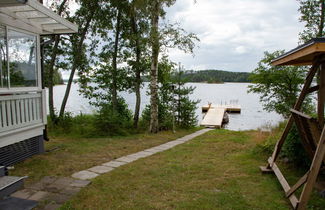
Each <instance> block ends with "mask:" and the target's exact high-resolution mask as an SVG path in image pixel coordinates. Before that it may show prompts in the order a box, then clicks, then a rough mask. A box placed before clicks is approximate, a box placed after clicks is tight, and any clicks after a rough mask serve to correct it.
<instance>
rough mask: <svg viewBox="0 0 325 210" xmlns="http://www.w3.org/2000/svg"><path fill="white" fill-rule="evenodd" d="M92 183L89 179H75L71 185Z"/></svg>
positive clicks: (79, 185) (83, 185)
mask: <svg viewBox="0 0 325 210" xmlns="http://www.w3.org/2000/svg"><path fill="white" fill-rule="evenodd" d="M90 183H91V181H89V180H80V179H74V180H73V182H72V183H71V184H70V186H71V187H86V186H87V185H88V184H90Z"/></svg>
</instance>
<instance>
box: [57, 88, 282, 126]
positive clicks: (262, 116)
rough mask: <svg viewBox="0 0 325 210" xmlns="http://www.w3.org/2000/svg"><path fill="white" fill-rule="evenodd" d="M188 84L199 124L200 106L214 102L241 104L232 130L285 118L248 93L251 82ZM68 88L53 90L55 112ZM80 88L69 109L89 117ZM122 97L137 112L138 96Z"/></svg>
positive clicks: (146, 99) (144, 97)
mask: <svg viewBox="0 0 325 210" xmlns="http://www.w3.org/2000/svg"><path fill="white" fill-rule="evenodd" d="M187 85H190V86H194V87H196V89H195V91H194V94H193V95H191V99H193V100H197V99H199V100H200V103H199V104H198V107H197V110H196V114H197V116H198V121H199V122H200V121H201V119H202V117H203V115H202V113H201V107H202V106H203V105H206V104H208V102H212V103H214V104H218V103H223V104H224V103H229V102H230V101H232V100H236V101H238V102H237V103H238V104H239V105H241V108H242V112H241V113H240V114H229V123H228V124H227V125H226V128H227V129H230V130H250V129H257V128H264V129H265V128H268V127H270V126H275V125H277V124H278V122H280V121H281V120H282V117H281V116H280V115H278V114H276V113H274V112H270V113H269V112H266V111H264V110H263V108H262V104H261V103H260V102H259V95H257V94H253V93H247V86H248V85H249V84H248V83H225V84H205V83H188V84H187ZM147 88H148V83H146V84H145V85H144V87H143V88H142V90H141V94H142V102H141V110H142V109H143V108H144V107H145V105H147V104H149V101H150V99H149V96H147V95H146V92H147V90H148V89H147ZM65 89H66V85H58V86H55V87H54V103H55V104H54V106H55V108H56V110H59V109H60V106H61V102H62V98H63V95H64V92H65ZM78 89H79V86H78V85H77V84H73V85H72V88H71V93H70V97H69V100H68V103H67V107H66V110H67V111H69V112H72V113H73V114H79V113H84V114H89V113H93V112H95V111H96V110H95V108H94V107H92V106H90V105H89V103H88V99H85V98H83V97H82V96H81V95H79V92H78ZM120 95H121V96H122V97H124V98H125V100H126V102H127V104H128V105H129V108H130V109H131V110H134V106H135V94H134V93H128V92H121V93H120Z"/></svg>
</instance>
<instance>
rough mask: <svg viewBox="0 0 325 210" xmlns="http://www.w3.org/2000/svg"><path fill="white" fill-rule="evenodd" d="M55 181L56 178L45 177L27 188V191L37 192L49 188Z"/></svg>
mask: <svg viewBox="0 0 325 210" xmlns="http://www.w3.org/2000/svg"><path fill="white" fill-rule="evenodd" d="M57 179H58V178H57V177H54V176H45V177H43V178H42V179H41V180H40V181H39V182H37V183H36V184H34V185H32V186H30V187H28V189H33V190H38V191H41V190H44V189H45V187H47V186H49V185H50V184H52V183H53V182H55V181H56V180H57Z"/></svg>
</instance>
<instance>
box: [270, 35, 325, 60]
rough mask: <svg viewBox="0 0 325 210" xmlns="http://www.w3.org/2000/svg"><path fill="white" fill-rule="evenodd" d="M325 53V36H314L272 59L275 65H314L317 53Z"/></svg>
mask: <svg viewBox="0 0 325 210" xmlns="http://www.w3.org/2000/svg"><path fill="white" fill-rule="evenodd" d="M324 53H325V38H314V39H311V40H310V41H308V42H306V43H305V44H303V45H300V46H298V47H296V48H295V49H293V50H290V51H289V52H287V53H284V54H283V55H281V56H279V57H277V58H276V59H274V60H273V61H272V65H274V66H283V65H295V66H302V65H312V63H313V60H314V58H315V57H316V56H317V55H320V54H324Z"/></svg>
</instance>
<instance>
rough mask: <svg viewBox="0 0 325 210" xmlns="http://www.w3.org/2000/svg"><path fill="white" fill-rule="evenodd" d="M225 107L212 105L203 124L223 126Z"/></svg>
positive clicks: (216, 126)
mask: <svg viewBox="0 0 325 210" xmlns="http://www.w3.org/2000/svg"><path fill="white" fill-rule="evenodd" d="M225 111H226V109H225V108H215V107H211V108H210V109H209V111H208V112H207V113H206V115H205V117H204V119H203V120H202V122H201V126H206V127H215V128H221V126H222V121H223V116H224V114H225Z"/></svg>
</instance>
